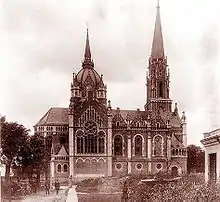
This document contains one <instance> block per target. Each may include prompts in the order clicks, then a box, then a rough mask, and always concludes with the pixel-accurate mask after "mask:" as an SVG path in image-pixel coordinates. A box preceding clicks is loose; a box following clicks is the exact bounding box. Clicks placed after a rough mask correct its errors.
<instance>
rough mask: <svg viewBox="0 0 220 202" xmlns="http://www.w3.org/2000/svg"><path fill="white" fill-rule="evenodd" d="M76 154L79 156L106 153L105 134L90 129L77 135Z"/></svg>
mask: <svg viewBox="0 0 220 202" xmlns="http://www.w3.org/2000/svg"><path fill="white" fill-rule="evenodd" d="M76 152H77V154H97V153H101V154H103V153H105V133H104V132H103V131H100V132H97V131H96V130H92V128H91V127H88V128H87V130H86V131H85V133H84V132H82V131H78V132H77V133H76Z"/></svg>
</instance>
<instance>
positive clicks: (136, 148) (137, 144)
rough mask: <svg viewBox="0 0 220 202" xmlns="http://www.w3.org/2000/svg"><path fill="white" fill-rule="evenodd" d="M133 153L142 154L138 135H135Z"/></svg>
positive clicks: (140, 138) (140, 140) (140, 139)
mask: <svg viewBox="0 0 220 202" xmlns="http://www.w3.org/2000/svg"><path fill="white" fill-rule="evenodd" d="M135 155H139V156H141V155H142V137H141V136H140V135H137V136H136V137H135Z"/></svg>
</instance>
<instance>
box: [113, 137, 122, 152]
mask: <svg viewBox="0 0 220 202" xmlns="http://www.w3.org/2000/svg"><path fill="white" fill-rule="evenodd" d="M114 154H115V155H118V156H122V137H121V136H120V135H117V136H116V137H115V140H114Z"/></svg>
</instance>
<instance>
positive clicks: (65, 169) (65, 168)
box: [63, 164, 68, 172]
mask: <svg viewBox="0 0 220 202" xmlns="http://www.w3.org/2000/svg"><path fill="white" fill-rule="evenodd" d="M67 170H68V166H67V164H64V165H63V172H67Z"/></svg>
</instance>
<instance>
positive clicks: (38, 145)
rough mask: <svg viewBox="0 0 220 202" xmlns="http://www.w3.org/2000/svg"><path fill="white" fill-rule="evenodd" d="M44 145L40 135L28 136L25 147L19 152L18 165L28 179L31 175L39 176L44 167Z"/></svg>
mask: <svg viewBox="0 0 220 202" xmlns="http://www.w3.org/2000/svg"><path fill="white" fill-rule="evenodd" d="M45 155H46V153H45V145H44V137H43V136H42V135H38V134H36V135H33V136H30V137H29V139H28V141H27V144H26V146H25V147H23V148H22V150H21V151H20V154H19V156H20V158H19V165H20V170H21V171H22V173H23V174H24V173H26V174H27V175H28V176H29V178H31V176H32V174H34V173H35V174H39V173H41V172H42V170H43V169H44V167H45Z"/></svg>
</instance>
